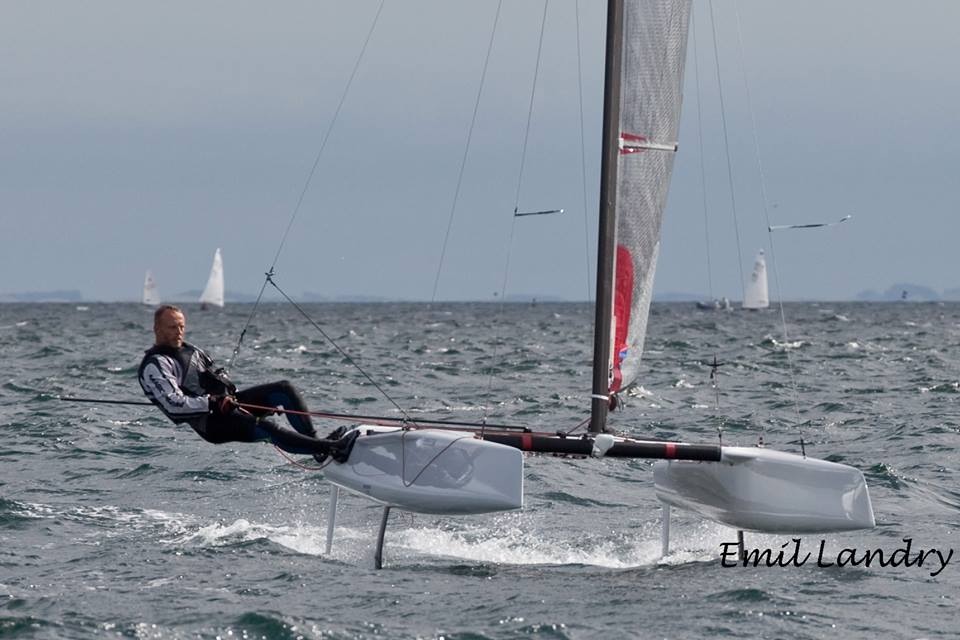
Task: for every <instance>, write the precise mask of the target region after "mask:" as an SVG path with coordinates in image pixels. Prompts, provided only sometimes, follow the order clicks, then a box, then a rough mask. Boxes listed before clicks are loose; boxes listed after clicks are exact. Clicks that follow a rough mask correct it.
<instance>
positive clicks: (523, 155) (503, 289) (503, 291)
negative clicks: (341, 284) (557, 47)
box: [483, 0, 550, 422]
mask: <svg viewBox="0 0 960 640" xmlns="http://www.w3.org/2000/svg"><path fill="white" fill-rule="evenodd" d="M549 6H550V0H544V3H543V17H542V18H541V20H540V39H539V41H538V43H537V63H536V65H535V67H534V71H533V83H532V86H531V87H530V102H529V104H528V106H527V126H526V128H525V129H524V133H523V145H522V147H521V150H520V172H519V175H518V176H517V192H516V195H515V196H514V199H513V204H514V206H513V215H512V216H511V217H510V237H509V238H508V239H507V256H506V263H505V264H504V267H503V281H502V283H501V285H500V305H499V307H498V309H497V317H496V320H495V321H494V325H495V326H496V331H495V332H494V344H493V356H492V358H491V362H495V361H496V360H497V351H498V350H499V349H498V348H499V346H500V330H501V328H502V327H501V326H500V325H501V321H502V320H503V312H504V305H505V304H506V295H507V279H508V278H509V276H510V259H511V257H512V254H513V237H514V234H515V232H516V229H517V216H516V214H517V212H518V211H519V210H520V190H521V189H522V188H523V172H524V167H525V166H526V162H527V144H528V142H529V140H530V123H531V122H532V120H533V99H534V97H535V96H536V93H537V78H539V76H540V58H541V54H542V53H543V33H544V29H545V27H546V24H547V8H548V7H549ZM492 388H493V368H492V365H491V367H490V369H489V375H488V377H487V390H486V392H485V395H486V396H489V395H490V390H491V389H492ZM489 410H490V407H489V405H488V404H484V407H483V421H484V422H486V420H487V416H488V414H489Z"/></svg>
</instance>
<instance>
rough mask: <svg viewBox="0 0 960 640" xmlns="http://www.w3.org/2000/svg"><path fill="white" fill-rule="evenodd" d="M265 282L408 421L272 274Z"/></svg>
mask: <svg viewBox="0 0 960 640" xmlns="http://www.w3.org/2000/svg"><path fill="white" fill-rule="evenodd" d="M267 282H269V283H270V284H272V285H273V288H274V289H276V290H277V291H279V292H280V295H282V296H283V297H284V298H285V299H286V300H287V302H289V303H290V304H292V305H293V308H294V309H296V310H297V311H299V312H300V314H301V315H302V316H303V317H304V318H306V320H307V322H309V323H310V324H311V325H313V328H314V329H316V330H317V331H319V332H320V335H322V336H323V337H324V339H326V341H327V342H329V343H330V344H331V345H333V348H334V349H336V350H337V352H338V353H339V354H340V355H341V356H343V357H344V358H346V360H347V362H349V363H350V364H352V365H353V366H354V367H355V368H356V369H357V371H359V372H360V373H361V374H362V375H363V377H364V378H366V379H367V381H368V382H369V383H370V384H372V385H373V386H374V388H375V389H376V390H377V391H379V392H380V394H381V395H383V397H384V398H386V399H387V401H388V402H390V404H392V405H393V406H394V407H395V408H396V409H397V411H399V412H400V413H401V414H403V417H404V419H406V420H410V416H409V415H407V412H406V411H405V410H404V409H403V407H401V406H400V405H399V404H398V403H397V402H396V401H395V400H394V399H393V398H392V397H391V396H390V394H389V393H387V392H386V390H385V389H384V388H383V387H381V386H380V385H379V384H377V381H376V380H374V379H373V378H372V377H371V376H370V374H368V373H367V372H366V371H364V369H363V367H361V366H360V365H359V364H357V362H356V361H355V360H354V359H353V358H351V357H350V354H348V353H347V352H346V351H344V350H343V349H341V348H340V345H338V344H337V343H336V342H335V341H334V340H333V338H331V337H330V336H328V335H327V333H326V332H325V331H324V330H323V327H321V326H320V325H319V324H317V323H316V321H314V319H313V318H311V317H310V315H309V314H308V313H307V312H306V311H304V310H303V307H301V306H300V305H298V304H297V303H296V302H294V300H293V298H291V297H290V296H288V295H287V293H286V292H285V291H284V290H283V289H281V288H280V286H279V285H278V284H277V283H276V282H275V281H274V279H273V274H272V273H268V274H267Z"/></svg>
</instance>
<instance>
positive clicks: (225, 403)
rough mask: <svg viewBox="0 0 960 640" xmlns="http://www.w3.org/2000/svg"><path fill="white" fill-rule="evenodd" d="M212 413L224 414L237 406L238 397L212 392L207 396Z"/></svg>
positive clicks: (216, 414)
mask: <svg viewBox="0 0 960 640" xmlns="http://www.w3.org/2000/svg"><path fill="white" fill-rule="evenodd" d="M207 403H208V405H209V407H210V413H211V414H213V415H215V416H224V415H227V414H228V413H230V412H231V411H233V410H234V409H235V408H236V407H237V399H236V398H234V397H233V396H230V395H222V394H213V393H212V394H210V395H209V396H208V398H207Z"/></svg>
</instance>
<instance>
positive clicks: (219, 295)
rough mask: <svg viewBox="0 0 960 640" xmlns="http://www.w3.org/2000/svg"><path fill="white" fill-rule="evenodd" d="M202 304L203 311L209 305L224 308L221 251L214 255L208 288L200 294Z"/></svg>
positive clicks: (218, 250)
mask: <svg viewBox="0 0 960 640" xmlns="http://www.w3.org/2000/svg"><path fill="white" fill-rule="evenodd" d="M200 303H201V305H202V306H201V308H203V309H206V308H207V305H213V306H215V307H222V306H223V258H221V257H220V249H217V251H216V252H215V253H214V254H213V265H212V266H211V267H210V277H209V278H207V286H206V287H204V289H203V293H201V294H200Z"/></svg>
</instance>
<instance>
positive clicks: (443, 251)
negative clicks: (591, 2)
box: [430, 0, 503, 302]
mask: <svg viewBox="0 0 960 640" xmlns="http://www.w3.org/2000/svg"><path fill="white" fill-rule="evenodd" d="M502 6H503V0H500V2H498V3H497V12H496V14H495V15H494V17H493V28H492V29H491V30H490V42H489V43H488V44H487V55H486V57H485V58H484V60H483V72H482V73H481V74H480V87H479V88H478V89H477V99H476V100H475V101H474V103H473V116H471V118H470V129H469V131H468V132H467V144H466V146H465V147H464V149H463V158H462V159H461V160H460V172H459V174H458V175H457V186H456V188H455V189H454V192H453V202H452V203H451V204H450V219H449V220H448V221H447V231H446V234H444V236H443V247H442V248H441V250H440V262H439V263H438V264H437V275H436V277H435V278H434V280H433V293H432V294H431V295H430V302H435V301H436V299H437V288H438V287H439V286H440V272H441V270H442V269H443V262H444V260H445V258H446V256H447V244H448V243H449V241H450V231H451V229H452V228H453V216H454V214H455V213H456V210H457V202H459V200H460V186H461V185H462V184H463V173H464V170H465V169H466V166H467V155H468V154H469V152H470V142H471V141H472V140H473V129H474V127H475V126H476V124H477V112H478V111H479V109H480V96H481V95H483V85H484V84H485V82H486V78H487V67H488V66H489V64H490V53H491V52H492V51H493V37H494V36H495V35H496V33H497V23H498V22H499V21H500V8H501V7H502Z"/></svg>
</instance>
